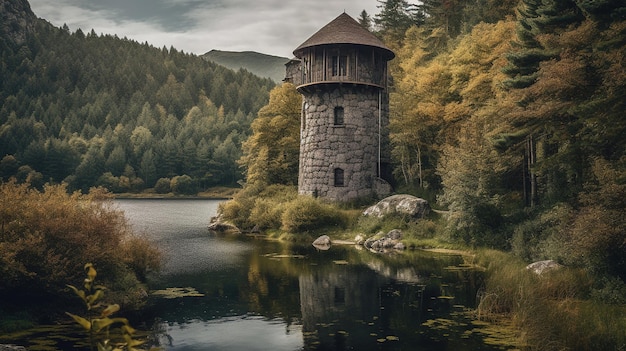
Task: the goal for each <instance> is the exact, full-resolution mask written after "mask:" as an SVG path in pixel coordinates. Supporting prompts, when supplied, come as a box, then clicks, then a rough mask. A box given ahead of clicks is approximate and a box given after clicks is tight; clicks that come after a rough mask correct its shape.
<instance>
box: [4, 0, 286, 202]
mask: <svg viewBox="0 0 626 351" xmlns="http://www.w3.org/2000/svg"><path fill="white" fill-rule="evenodd" d="M0 56H1V57H2V59H1V62H0V77H1V78H0V182H3V181H4V182H6V181H8V180H9V179H11V178H15V179H17V181H18V182H24V181H27V180H28V182H30V184H31V185H33V186H37V187H42V186H43V184H44V183H45V182H51V183H53V184H54V183H62V182H63V183H66V184H68V189H69V190H72V191H73V190H83V191H85V192H86V191H88V190H89V189H90V188H91V187H93V186H103V187H106V188H107V189H109V190H111V191H112V192H115V193H127V192H137V193H138V192H142V191H144V190H145V189H151V188H155V186H156V185H157V183H159V186H161V185H162V186H163V187H162V188H159V189H160V190H158V191H157V190H155V191H157V192H163V193H169V192H178V193H185V194H187V193H188V194H194V193H196V192H197V191H199V190H204V189H206V188H208V187H212V186H217V185H231V184H236V182H237V181H238V180H240V179H242V178H243V176H244V175H243V174H242V173H241V172H242V170H241V168H240V167H239V164H238V163H237V160H238V159H239V158H241V155H242V151H241V143H242V142H243V141H244V140H246V139H247V137H248V133H249V131H250V123H251V122H252V120H254V118H255V117H256V116H257V114H258V111H259V109H261V107H263V106H265V105H266V104H267V103H268V100H269V92H270V90H272V89H273V88H274V86H275V83H274V82H272V81H271V80H270V79H269V78H262V77H259V76H258V75H255V74H253V73H252V72H249V71H245V72H244V71H237V72H234V71H232V70H231V69H228V68H227V67H224V66H222V65H220V64H217V63H215V62H211V61H207V60H205V59H202V58H200V57H198V56H196V55H191V54H186V53H184V52H181V51H178V50H176V49H174V48H170V49H169V50H168V49H167V48H163V49H160V48H156V47H154V46H151V45H149V44H148V43H145V44H141V43H138V42H136V41H132V40H128V39H126V38H125V39H119V38H118V37H117V36H116V35H98V34H96V32H95V31H94V30H92V31H90V32H87V33H85V32H83V31H82V30H80V29H77V30H76V31H75V32H71V31H70V29H69V28H68V27H67V26H66V25H65V26H63V27H62V28H56V27H54V26H52V25H51V24H50V23H48V22H47V21H45V20H44V19H39V18H37V17H36V16H35V15H34V14H33V12H32V11H31V10H30V6H29V4H28V1H27V0H0ZM181 180H182V182H183V183H181V184H183V186H182V188H181V187H180V184H179V183H180V181H181Z"/></svg>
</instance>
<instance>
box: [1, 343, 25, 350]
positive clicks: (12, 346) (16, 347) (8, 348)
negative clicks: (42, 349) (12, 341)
mask: <svg viewBox="0 0 626 351" xmlns="http://www.w3.org/2000/svg"><path fill="white" fill-rule="evenodd" d="M27 350H28V349H27V348H25V347H24V346H18V345H7V344H0V351H27Z"/></svg>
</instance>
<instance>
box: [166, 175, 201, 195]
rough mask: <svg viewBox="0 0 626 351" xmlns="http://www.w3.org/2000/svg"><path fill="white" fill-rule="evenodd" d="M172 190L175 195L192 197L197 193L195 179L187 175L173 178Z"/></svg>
mask: <svg viewBox="0 0 626 351" xmlns="http://www.w3.org/2000/svg"><path fill="white" fill-rule="evenodd" d="M170 189H172V191H173V192H174V193H175V194H186V195H191V194H195V193H196V192H197V188H196V185H195V184H194V182H193V179H191V177H190V176H188V175H186V174H183V175H182V176H175V177H174V178H172V181H171V182H170Z"/></svg>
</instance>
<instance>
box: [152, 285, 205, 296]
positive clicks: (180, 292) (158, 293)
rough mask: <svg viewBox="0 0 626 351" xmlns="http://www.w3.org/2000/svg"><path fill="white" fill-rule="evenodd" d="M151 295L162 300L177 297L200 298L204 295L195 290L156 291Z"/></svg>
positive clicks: (169, 289) (171, 289)
mask: <svg viewBox="0 0 626 351" xmlns="http://www.w3.org/2000/svg"><path fill="white" fill-rule="evenodd" d="M152 295H156V296H159V297H162V298H164V299H176V298H179V297H189V296H194V297H202V296H204V294H202V293H200V292H198V290H196V289H195V288H190V287H187V288H167V289H163V290H156V291H153V292H152Z"/></svg>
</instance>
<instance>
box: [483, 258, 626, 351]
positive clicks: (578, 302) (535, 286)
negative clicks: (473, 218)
mask: <svg viewBox="0 0 626 351" xmlns="http://www.w3.org/2000/svg"><path fill="white" fill-rule="evenodd" d="M476 257H477V260H478V262H477V263H478V264H480V265H482V266H484V267H486V279H485V281H486V285H485V287H484V290H483V291H482V293H481V294H480V303H479V306H478V308H477V310H476V314H477V316H478V318H480V319H484V320H488V321H490V322H498V321H499V320H503V319H505V320H508V321H511V322H512V323H513V325H514V326H515V327H516V328H518V329H519V330H520V337H521V338H522V341H523V343H524V344H526V345H528V348H529V349H531V350H547V351H550V350H622V349H624V347H626V306H624V305H616V304H610V303H607V302H606V301H605V300H600V299H598V298H594V296H593V288H592V287H593V285H594V278H593V277H592V276H591V275H589V274H588V273H587V272H586V271H584V270H582V269H578V268H569V267H563V268H561V269H558V270H554V271H549V272H546V273H543V274H542V275H541V276H539V275H537V274H535V273H532V272H530V271H528V270H526V269H525V265H526V262H523V261H522V260H520V259H519V258H517V257H514V256H513V255H511V254H509V253H505V252H501V251H495V250H478V251H477V256H476Z"/></svg>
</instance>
